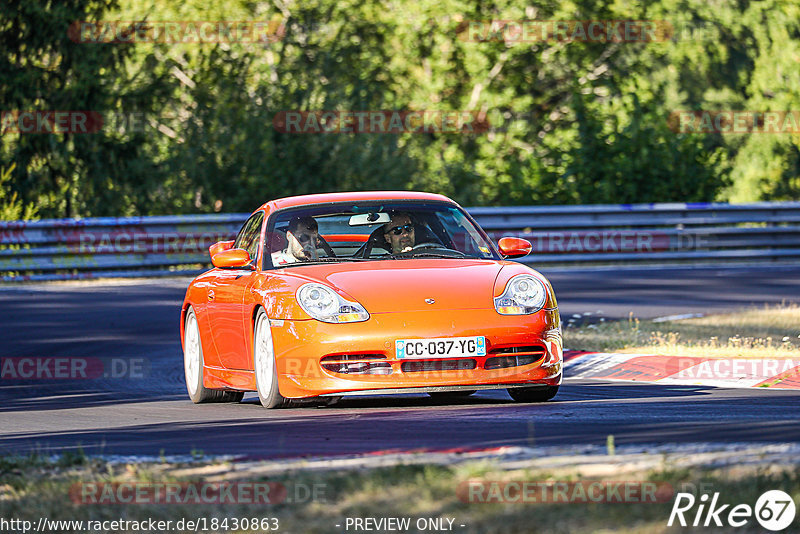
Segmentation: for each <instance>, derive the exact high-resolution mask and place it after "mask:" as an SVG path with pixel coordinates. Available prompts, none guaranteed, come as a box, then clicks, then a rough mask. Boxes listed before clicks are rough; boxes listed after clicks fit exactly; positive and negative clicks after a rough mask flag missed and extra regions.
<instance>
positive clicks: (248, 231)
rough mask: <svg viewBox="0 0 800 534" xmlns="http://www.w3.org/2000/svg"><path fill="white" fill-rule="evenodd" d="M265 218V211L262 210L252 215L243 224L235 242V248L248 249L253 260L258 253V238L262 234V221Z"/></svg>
mask: <svg viewBox="0 0 800 534" xmlns="http://www.w3.org/2000/svg"><path fill="white" fill-rule="evenodd" d="M263 220H264V213H263V212H261V211H259V212H258V213H256V214H255V215H253V216H252V217H250V218H249V219H248V220H247V222H246V223H244V226H242V229H241V230H240V231H239V235H237V236H236V241H235V242H234V244H233V248H241V249H244V250H246V251H247V253H248V254H250V259H252V260H255V259H256V255H257V254H258V239H259V237H260V236H261V222H262V221H263Z"/></svg>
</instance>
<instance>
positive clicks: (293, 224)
mask: <svg viewBox="0 0 800 534" xmlns="http://www.w3.org/2000/svg"><path fill="white" fill-rule="evenodd" d="M286 240H287V241H288V244H287V246H286V248H285V249H284V250H279V251H277V252H273V253H272V265H275V266H277V265H286V264H289V263H297V262H299V261H312V260H316V259H319V255H318V254H317V247H318V246H320V237H319V230H318V227H317V221H316V220H314V217H295V218H294V219H292V220H291V221H290V222H289V227H288V229H287V230H286Z"/></svg>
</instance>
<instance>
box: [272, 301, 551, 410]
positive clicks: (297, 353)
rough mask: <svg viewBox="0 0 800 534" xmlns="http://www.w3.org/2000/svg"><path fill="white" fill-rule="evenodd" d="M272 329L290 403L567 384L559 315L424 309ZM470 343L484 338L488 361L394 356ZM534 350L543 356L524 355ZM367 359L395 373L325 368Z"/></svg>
mask: <svg viewBox="0 0 800 534" xmlns="http://www.w3.org/2000/svg"><path fill="white" fill-rule="evenodd" d="M271 326H272V336H273V342H274V346H275V356H276V365H277V370H278V381H279V387H280V391H281V394H282V395H283V396H284V397H287V398H304V397H313V396H320V395H346V394H373V393H374V394H386V393H402V392H428V391H457V390H465V389H490V388H493V387H494V388H499V387H524V386H534V385H550V386H555V385H559V384H560V383H561V376H562V364H563V357H562V343H561V330H560V320H559V315H558V310H557V309H550V310H541V311H539V312H537V313H535V314H532V315H522V316H508V315H500V314H498V313H497V312H496V311H495V310H493V309H490V310H486V309H478V310H437V311H431V310H424V311H416V312H405V313H382V314H373V315H372V316H371V317H370V319H369V320H367V321H364V322H361V323H349V324H328V323H322V322H320V321H315V320H306V321H289V320H283V321H280V320H279V321H276V320H272V321H271ZM465 336H485V338H486V345H487V353H488V354H487V355H486V356H481V357H471V358H470V357H464V358H425V359H422V360H416V359H409V358H405V359H397V358H396V357H395V348H394V347H395V340H397V339H411V338H419V339H428V338H444V337H465ZM531 347H536V348H537V349H541V350H540V351H538V352H537V351H533V352H531V351H530V350H525V349H530V348H531ZM509 351H520V352H518V353H515V352H509ZM518 355H519V356H518ZM523 355H524V358H523ZM362 356H368V357H369V358H371V359H372V360H371V361H373V362H375V363H376V364H378V365H380V366H382V370H381V372H382V373H389V369H390V370H391V372H390V373H389V374H358V373H351V372H333V371H331V370H330V369H331V365H325V362H326V361H329V360H326V359H325V358H328V359H333V360H335V361H340V360H342V358H345V359H346V358H354V359H360V358H361V357H362ZM491 358H494V360H492V361H493V362H494V364H496V363H497V362H498V361H503V362H505V363H504V364H503V365H505V364H508V363H510V364H511V365H508V366H505V367H500V368H489V369H487V368H486V367H488V366H490V365H489V364H488V361H489V359H491ZM498 359H499V360H498ZM414 362H416V363H414ZM514 362H519V363H521V364H516V363H514ZM494 364H493V365H494Z"/></svg>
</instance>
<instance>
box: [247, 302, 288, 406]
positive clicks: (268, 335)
mask: <svg viewBox="0 0 800 534" xmlns="http://www.w3.org/2000/svg"><path fill="white" fill-rule="evenodd" d="M254 330H255V332H254V336H253V337H254V340H253V369H254V370H255V375H256V390H257V391H258V398H259V399H260V400H261V404H262V405H263V406H264V407H265V408H276V407H278V406H280V405H281V404H283V403H284V399H283V397H282V396H281V394H280V391H279V390H278V370H277V368H276V366H275V348H274V345H273V344H272V330H271V329H270V325H269V318H267V314H266V313H265V312H264V310H263V309H261V310H259V311H258V315H257V316H256V323H255V329H254Z"/></svg>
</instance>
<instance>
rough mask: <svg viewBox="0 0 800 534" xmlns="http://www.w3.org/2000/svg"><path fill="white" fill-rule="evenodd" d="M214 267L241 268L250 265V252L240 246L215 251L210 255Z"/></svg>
mask: <svg viewBox="0 0 800 534" xmlns="http://www.w3.org/2000/svg"><path fill="white" fill-rule="evenodd" d="M211 263H212V264H213V265H214V267H218V268H220V269H231V268H237V267H239V268H241V267H247V266H248V265H250V254H248V253H247V251H246V250H242V249H240V248H232V249H229V250H223V251H222V252H217V253H216V254H214V255H213V256H212V257H211Z"/></svg>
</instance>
